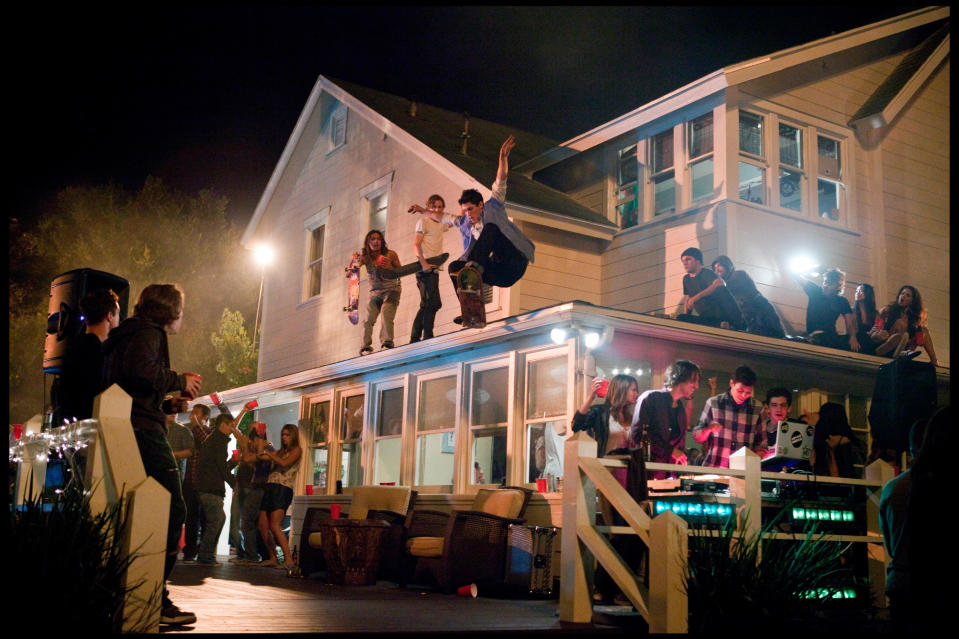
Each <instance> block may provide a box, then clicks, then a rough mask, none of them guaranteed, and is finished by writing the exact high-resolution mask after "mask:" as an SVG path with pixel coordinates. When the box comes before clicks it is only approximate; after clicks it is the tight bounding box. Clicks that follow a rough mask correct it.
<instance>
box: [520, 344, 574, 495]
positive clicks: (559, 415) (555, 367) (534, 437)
mask: <svg viewBox="0 0 959 639" xmlns="http://www.w3.org/2000/svg"><path fill="white" fill-rule="evenodd" d="M566 397H567V356H566V355H565V354H563V355H561V356H559V357H550V358H548V359H540V360H534V361H530V362H528V364H527V370H526V420H525V421H526V474H525V475H526V481H527V482H530V483H532V482H535V481H536V479H537V478H539V477H545V476H546V474H547V473H550V474H554V475H562V474H563V470H562V468H563V456H562V455H563V445H562V441H563V435H565V434H566V423H567V419H566Z"/></svg>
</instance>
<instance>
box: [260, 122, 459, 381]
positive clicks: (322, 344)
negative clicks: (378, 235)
mask: <svg viewBox="0 0 959 639" xmlns="http://www.w3.org/2000/svg"><path fill="white" fill-rule="evenodd" d="M346 139H347V142H346V144H345V145H344V146H342V147H340V148H338V149H337V150H335V151H333V152H329V151H328V142H327V138H326V136H325V135H323V134H322V133H321V135H320V136H319V138H318V139H317V141H316V143H315V145H314V148H313V150H312V152H311V154H310V156H309V159H308V161H307V162H306V164H305V165H304V166H303V168H302V170H301V172H300V175H299V177H298V178H297V180H296V184H295V185H294V186H293V188H292V190H291V193H290V196H289V198H288V199H287V200H286V201H285V202H284V203H283V205H282V208H281V210H280V211H279V212H278V214H277V215H276V218H275V219H274V220H272V225H271V235H272V237H271V238H270V241H271V242H272V243H273V244H274V245H275V246H277V247H280V248H279V250H278V256H279V259H277V261H276V263H275V264H274V265H272V266H271V267H270V269H269V271H268V274H267V283H266V287H265V290H264V316H263V328H262V333H261V335H262V343H261V355H260V369H259V378H260V379H270V378H273V377H278V376H281V375H286V374H289V373H292V372H297V371H301V370H306V369H309V368H312V367H315V366H319V365H322V364H326V363H329V362H336V361H342V360H344V359H348V358H351V357H356V356H357V355H358V354H359V350H360V346H361V343H362V331H363V327H362V324H363V321H364V320H365V317H366V304H367V300H368V288H367V286H368V285H367V280H366V271H365V269H361V272H360V276H361V285H360V324H359V325H357V326H353V325H352V324H350V323H349V322H348V321H347V318H346V313H344V312H343V310H342V309H343V306H344V305H345V304H346V296H347V280H346V278H345V277H344V275H345V274H344V270H343V269H344V267H345V266H346V264H347V263H348V261H349V258H350V255H351V253H352V252H353V251H358V250H361V248H362V241H363V235H364V234H365V229H363V228H362V224H363V221H362V220H363V215H364V214H365V211H364V210H363V208H362V206H361V205H362V202H361V195H360V191H361V189H363V187H365V186H367V185H370V184H372V183H373V182H375V181H376V180H378V179H380V178H383V177H384V176H389V175H390V174H391V173H392V186H391V189H390V196H389V212H388V222H387V230H386V241H387V244H388V246H389V247H390V248H391V249H393V250H395V251H396V252H397V253H398V254H399V257H400V260H401V261H402V262H403V263H407V262H411V261H413V259H414V254H413V248H412V246H413V234H414V233H413V232H414V228H415V224H416V217H415V216H413V215H410V214H408V213H407V212H406V210H407V208H408V207H409V205H410V203H412V202H420V203H425V201H426V198H427V197H428V196H429V195H430V194H432V193H439V194H440V195H442V196H443V197H444V198H445V200H446V202H447V206H448V207H450V206H452V207H455V202H456V200H457V199H458V197H459V194H460V193H461V191H462V186H461V185H459V184H454V183H452V182H451V181H450V180H449V179H448V178H446V177H444V176H442V175H441V174H440V173H439V172H438V171H437V170H436V169H434V168H432V167H431V166H430V165H429V164H428V163H427V162H425V161H424V160H423V159H421V158H419V157H418V156H416V155H415V154H413V153H411V152H410V151H408V150H407V149H406V148H405V147H404V146H402V145H401V144H399V143H397V142H396V141H395V140H394V139H393V138H391V137H389V136H384V133H383V131H381V130H380V129H378V128H377V127H375V126H373V125H372V124H370V123H369V122H367V121H366V120H364V119H362V118H361V117H359V116H358V115H357V114H356V113H355V112H350V114H349V117H348V123H347V133H346ZM326 207H330V214H329V219H328V221H327V226H326V239H325V254H324V266H323V277H322V293H321V295H320V296H318V297H317V298H314V299H311V300H308V301H303V300H302V289H303V274H304V265H305V260H306V257H305V251H306V248H307V247H306V240H305V230H304V221H305V220H306V219H308V218H310V217H311V216H313V215H315V214H316V213H318V212H320V211H322V210H323V209H325V208H326ZM444 249H445V250H446V251H448V252H449V253H450V255H451V256H452V258H455V257H458V256H459V255H460V253H461V252H462V241H461V238H460V235H459V233H458V232H457V231H456V230H455V229H452V230H450V231H449V232H448V233H446V235H445V238H444ZM452 258H451V259H452ZM440 293H441V295H442V298H443V308H442V309H441V310H440V311H439V313H438V314H437V318H436V326H435V331H436V332H437V333H445V332H449V331H452V330H458V327H457V326H456V325H455V324H453V322H452V320H453V317H455V316H456V315H457V314H459V304H458V302H457V301H456V297H455V296H454V295H453V289H452V285H451V283H450V281H449V278H448V277H447V274H446V271H445V270H444V271H443V272H442V273H441V276H440ZM418 308H419V293H418V291H417V288H416V280H415V278H414V276H408V277H405V278H404V279H403V293H402V297H401V299H400V305H399V309H398V312H397V315H396V320H395V323H394V327H395V343H396V344H397V345H402V344H406V343H407V342H408V341H409V336H410V330H411V328H412V323H413V318H414V316H415V315H416V311H417V310H418ZM379 345H380V343H379V321H378V322H377V324H376V326H375V327H374V333H373V346H374V348H379Z"/></svg>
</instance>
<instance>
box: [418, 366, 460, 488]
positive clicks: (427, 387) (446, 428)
mask: <svg viewBox="0 0 959 639" xmlns="http://www.w3.org/2000/svg"><path fill="white" fill-rule="evenodd" d="M456 399H457V396H456V376H455V375H451V376H448V377H439V378H434V379H426V380H423V381H421V382H420V385H419V392H418V393H417V408H416V471H415V480H414V483H415V484H416V485H418V486H451V485H452V484H453V457H454V440H453V433H454V429H455V426H456Z"/></svg>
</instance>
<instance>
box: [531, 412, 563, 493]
mask: <svg viewBox="0 0 959 639" xmlns="http://www.w3.org/2000/svg"><path fill="white" fill-rule="evenodd" d="M565 432H566V422H565V421H553V422H545V423H542V424H530V425H529V426H528V427H527V429H526V452H527V455H526V460H527V463H526V481H527V482H534V481H536V480H537V479H538V478H540V477H545V476H546V475H547V473H548V474H551V475H554V476H556V477H562V475H563V442H564V439H565V437H564V436H563V433H565Z"/></svg>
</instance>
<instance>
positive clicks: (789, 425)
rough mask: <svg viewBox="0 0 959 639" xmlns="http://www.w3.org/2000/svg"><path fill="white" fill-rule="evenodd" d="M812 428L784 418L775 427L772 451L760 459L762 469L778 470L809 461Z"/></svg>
mask: <svg viewBox="0 0 959 639" xmlns="http://www.w3.org/2000/svg"><path fill="white" fill-rule="evenodd" d="M813 433H814V429H813V427H812V426H810V425H809V424H803V423H802V422H791V421H788V420H784V421H781V422H779V426H778V427H777V429H776V442H775V444H774V445H773V449H772V452H771V453H770V454H769V455H768V456H767V457H765V458H764V459H763V460H762V469H763V470H766V471H773V472H774V471H778V470H785V469H788V468H792V467H793V466H797V465H798V464H799V463H800V462H804V461H809V456H810V454H811V453H812V442H813Z"/></svg>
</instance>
